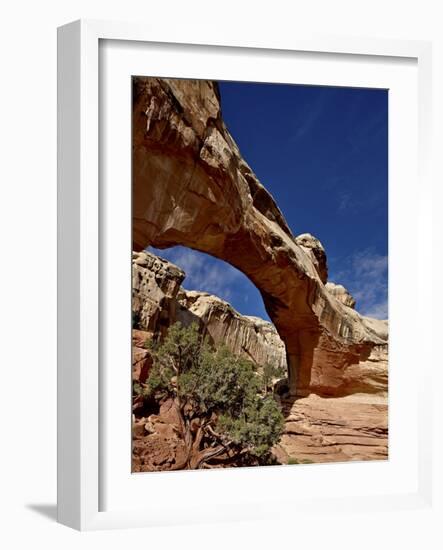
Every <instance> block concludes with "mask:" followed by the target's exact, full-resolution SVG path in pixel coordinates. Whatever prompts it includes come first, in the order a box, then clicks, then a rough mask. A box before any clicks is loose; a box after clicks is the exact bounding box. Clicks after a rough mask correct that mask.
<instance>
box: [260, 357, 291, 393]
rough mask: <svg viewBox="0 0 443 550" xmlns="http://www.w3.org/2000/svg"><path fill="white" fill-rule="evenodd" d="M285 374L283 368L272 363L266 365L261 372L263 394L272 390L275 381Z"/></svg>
mask: <svg viewBox="0 0 443 550" xmlns="http://www.w3.org/2000/svg"><path fill="white" fill-rule="evenodd" d="M285 374H286V372H285V369H284V368H283V367H279V366H277V365H273V364H272V363H266V364H265V365H264V366H263V370H262V375H261V376H262V380H263V389H264V391H265V393H267V392H268V391H269V389H270V388H272V385H273V382H274V380H275V379H280V378H283V377H284V376H285Z"/></svg>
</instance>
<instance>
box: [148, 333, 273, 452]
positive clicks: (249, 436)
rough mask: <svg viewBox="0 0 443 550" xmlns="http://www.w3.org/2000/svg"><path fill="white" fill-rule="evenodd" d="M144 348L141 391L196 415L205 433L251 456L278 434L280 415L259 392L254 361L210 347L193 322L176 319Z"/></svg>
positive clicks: (189, 416)
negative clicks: (148, 364) (148, 359)
mask: <svg viewBox="0 0 443 550" xmlns="http://www.w3.org/2000/svg"><path fill="white" fill-rule="evenodd" d="M150 351H151V354H152V356H153V358H154V366H153V368H152V370H151V373H150V376H149V378H148V381H147V386H146V389H145V390H144V391H145V395H155V396H156V397H158V398H161V397H165V396H169V397H172V398H174V399H175V400H176V401H177V403H178V404H179V407H180V410H181V411H182V412H183V415H184V420H185V422H186V421H187V420H190V419H192V418H198V419H200V420H201V423H202V424H204V425H205V426H207V427H208V432H206V437H207V438H208V437H209V434H211V437H213V438H215V439H218V441H219V442H221V443H222V444H223V445H225V446H226V448H228V447H229V448H230V449H233V448H236V449H237V450H241V451H242V452H248V453H250V455H252V456H255V457H257V458H260V457H265V455H266V454H267V453H268V452H269V450H270V448H271V447H272V445H274V444H275V443H276V442H277V441H278V440H279V439H280V436H281V434H282V431H283V415H282V413H281V410H280V407H279V405H278V404H277V403H276V401H275V399H274V397H273V396H272V395H265V396H263V394H262V389H263V380H262V379H261V377H260V376H259V375H258V374H257V373H256V372H255V368H254V365H253V364H252V363H251V362H250V361H247V360H246V359H243V358H239V357H236V356H234V355H233V354H232V353H231V352H230V351H229V350H228V349H227V348H226V347H221V348H220V349H218V350H213V349H211V347H210V346H209V344H208V342H207V341H205V340H202V338H201V337H200V335H199V333H198V328H197V325H195V324H193V325H191V326H190V327H188V328H183V327H182V326H181V325H180V324H179V323H176V324H175V325H173V326H172V327H170V329H169V331H168V334H167V336H166V338H165V340H164V341H163V343H161V344H160V345H157V346H155V345H154V346H151V349H150ZM269 372H270V369H269ZM272 372H274V371H272ZM207 443H208V442H207ZM208 444H209V445H210V444H212V443H211V442H209V443H208Z"/></svg>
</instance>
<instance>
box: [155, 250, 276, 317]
mask: <svg viewBox="0 0 443 550" xmlns="http://www.w3.org/2000/svg"><path fill="white" fill-rule="evenodd" d="M146 250H147V251H148V252H151V253H152V254H155V255H156V256H160V257H161V258H164V259H165V260H168V261H169V262H171V263H173V264H175V265H176V266H178V267H180V268H181V269H183V271H184V272H185V279H184V281H183V283H182V286H183V287H184V288H185V289H186V290H189V291H198V292H207V293H209V294H211V295H214V296H216V297H218V298H221V299H222V300H224V301H225V302H228V303H229V304H230V305H231V306H232V307H233V308H234V309H235V310H236V311H238V313H240V314H242V315H247V316H251V317H258V318H260V319H263V320H264V321H268V322H271V319H270V318H269V315H268V313H267V311H266V309H265V306H264V304H263V299H262V297H261V294H260V291H259V290H258V289H257V287H256V286H255V285H254V284H253V283H252V282H251V280H250V279H249V278H248V277H247V276H246V275H245V274H244V273H242V272H241V271H239V270H238V269H237V268H235V267H234V266H232V265H231V264H229V263H227V262H224V261H223V260H219V259H218V258H215V257H214V256H211V255H210V254H206V253H204V252H199V251H197V250H193V249H192V248H188V247H185V246H180V245H179V246H173V247H171V248H165V249H163V250H161V249H158V248H154V247H148V248H147V249H146Z"/></svg>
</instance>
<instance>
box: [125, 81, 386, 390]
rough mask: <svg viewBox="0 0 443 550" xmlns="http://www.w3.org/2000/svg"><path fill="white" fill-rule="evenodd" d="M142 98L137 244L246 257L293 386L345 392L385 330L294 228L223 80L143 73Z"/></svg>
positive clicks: (243, 263) (138, 106) (242, 265)
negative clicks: (235, 133) (244, 153)
mask: <svg viewBox="0 0 443 550" xmlns="http://www.w3.org/2000/svg"><path fill="white" fill-rule="evenodd" d="M133 99H134V103H133V190H134V194H133V199H134V200H133V235H134V248H135V249H136V250H142V249H144V248H145V247H146V246H148V245H153V246H155V247H157V248H166V247H169V246H173V245H177V244H181V245H184V246H188V247H190V248H194V249H196V250H201V251H203V252H207V253H209V254H211V255H213V256H215V257H218V258H220V259H223V260H225V261H227V262H229V263H230V264H232V265H234V266H235V267H237V268H238V269H239V270H241V271H242V272H243V273H244V274H246V275H247V276H248V277H249V279H250V280H251V281H252V282H253V283H254V284H255V285H256V286H257V288H258V289H259V290H260V292H261V295H262V297H263V300H264V303H265V307H266V309H267V311H268V314H269V316H270V318H271V319H272V321H273V323H274V325H275V327H276V329H277V332H278V334H279V335H280V337H281V339H282V340H283V342H284V344H285V347H286V352H287V359H288V367H289V383H290V392H291V394H293V395H296V394H297V395H308V394H309V393H312V392H315V393H318V394H320V395H324V394H326V395H342V394H343V393H346V391H347V390H346V387H347V385H349V383H348V382H346V383H343V382H342V380H346V378H347V376H348V375H350V373H351V372H353V370H352V369H353V368H354V367H357V370H358V366H359V365H360V364H361V363H362V362H366V361H367V360H369V357H370V355H371V351H372V349H373V348H374V347H375V346H383V345H385V344H386V342H387V339H386V334H385V332H384V331H383V328H382V330H381V331H380V330H379V329H380V327H379V326H378V325H376V324H375V325H374V324H373V323H369V322H367V321H366V320H365V318H363V317H362V316H360V315H359V314H358V313H357V312H356V311H355V310H354V309H352V307H349V306H350V305H351V304H350V303H349V300H347V301H346V300H344V296H343V294H342V293H340V292H336V291H334V292H330V291H329V290H328V288H326V286H325V283H326V281H327V264H326V256H325V254H324V250H323V247H322V246H321V244H320V243H319V242H318V241H317V240H316V239H315V238H314V237H312V236H311V235H308V234H304V235H300V236H299V237H298V238H296V237H295V236H294V235H293V234H292V232H291V230H290V228H289V227H288V225H287V223H286V221H285V219H284V217H283V215H282V213H281V211H280V210H279V208H278V206H277V205H276V203H275V201H274V199H273V198H272V196H271V195H270V193H269V192H268V191H267V190H266V189H265V187H263V185H262V184H261V183H260V182H259V181H258V179H257V178H256V176H255V174H254V173H253V172H252V170H251V169H250V167H249V166H248V165H247V163H246V162H245V161H244V160H243V158H242V157H241V154H240V152H239V150H238V147H237V145H236V143H235V141H234V140H233V138H232V137H231V135H230V134H229V132H228V130H227V128H226V126H225V124H224V122H223V119H222V115H221V108H220V97H219V92H218V88H217V85H216V83H214V82H210V81H197V80H194V81H192V80H173V79H158V78H145V77H140V78H138V77H137V78H135V79H134V88H133ZM171 307H172V308H173V307H176V305H171ZM140 315H141V316H142V317H143V316H144V315H146V312H145V313H144V312H141V313H140ZM238 345H240V344H238ZM333 379H335V382H334V383H333V384H331V383H330V381H331V380H333ZM351 385H352V383H351Z"/></svg>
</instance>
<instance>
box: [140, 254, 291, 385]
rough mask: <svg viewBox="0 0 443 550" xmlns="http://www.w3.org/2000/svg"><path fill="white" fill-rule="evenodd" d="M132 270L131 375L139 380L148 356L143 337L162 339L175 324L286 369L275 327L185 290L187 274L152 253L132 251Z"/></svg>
mask: <svg viewBox="0 0 443 550" xmlns="http://www.w3.org/2000/svg"><path fill="white" fill-rule="evenodd" d="M132 267H133V270H132V274H133V290H132V311H133V316H134V319H135V321H136V325H137V327H138V329H137V330H134V331H133V372H134V373H135V376H134V377H135V378H136V379H137V380H140V376H139V375H138V371H141V369H142V367H141V366H140V360H141V359H145V358H146V354H147V352H146V350H145V349H144V348H143V343H142V344H140V339H142V340H143V339H144V340H149V339H151V338H153V337H154V338H158V337H161V336H164V335H165V333H166V331H167V329H168V328H169V326H171V325H172V324H173V323H175V322H176V321H179V322H181V323H182V324H183V325H184V326H188V325H190V324H191V323H197V324H198V326H199V329H200V331H201V332H202V334H204V335H205V336H207V337H209V340H210V342H211V343H212V344H213V345H214V346H215V347H217V346H219V345H221V344H224V345H226V346H227V347H228V348H229V349H230V350H231V351H232V352H233V353H234V354H235V355H241V356H243V357H245V358H247V359H250V360H251V361H253V362H254V363H255V364H257V365H261V366H263V365H265V364H266V363H272V364H273V365H275V366H278V367H286V350H285V346H284V343H283V342H282V340H281V338H280V337H279V335H278V333H277V331H276V330H275V327H274V326H273V325H272V324H271V323H268V322H266V321H263V320H262V319H259V318H257V317H250V316H246V315H240V313H238V312H237V311H236V310H235V309H234V308H233V307H232V306H231V305H230V304H228V303H227V302H225V301H224V300H222V299H220V298H218V297H217V296H213V295H211V294H208V293H207V292H198V291H188V290H185V289H184V288H182V287H181V286H180V285H181V283H182V282H183V279H184V277H185V273H184V272H183V271H182V270H181V269H180V268H178V267H177V266H175V265H174V264H172V263H171V262H168V261H167V260H164V259H162V258H160V257H158V256H155V255H154V254H151V253H149V252H146V251H144V252H140V253H137V252H135V253H133V260H132ZM143 352H144V354H143ZM143 372H146V373H147V371H146V369H145V371H143Z"/></svg>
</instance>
